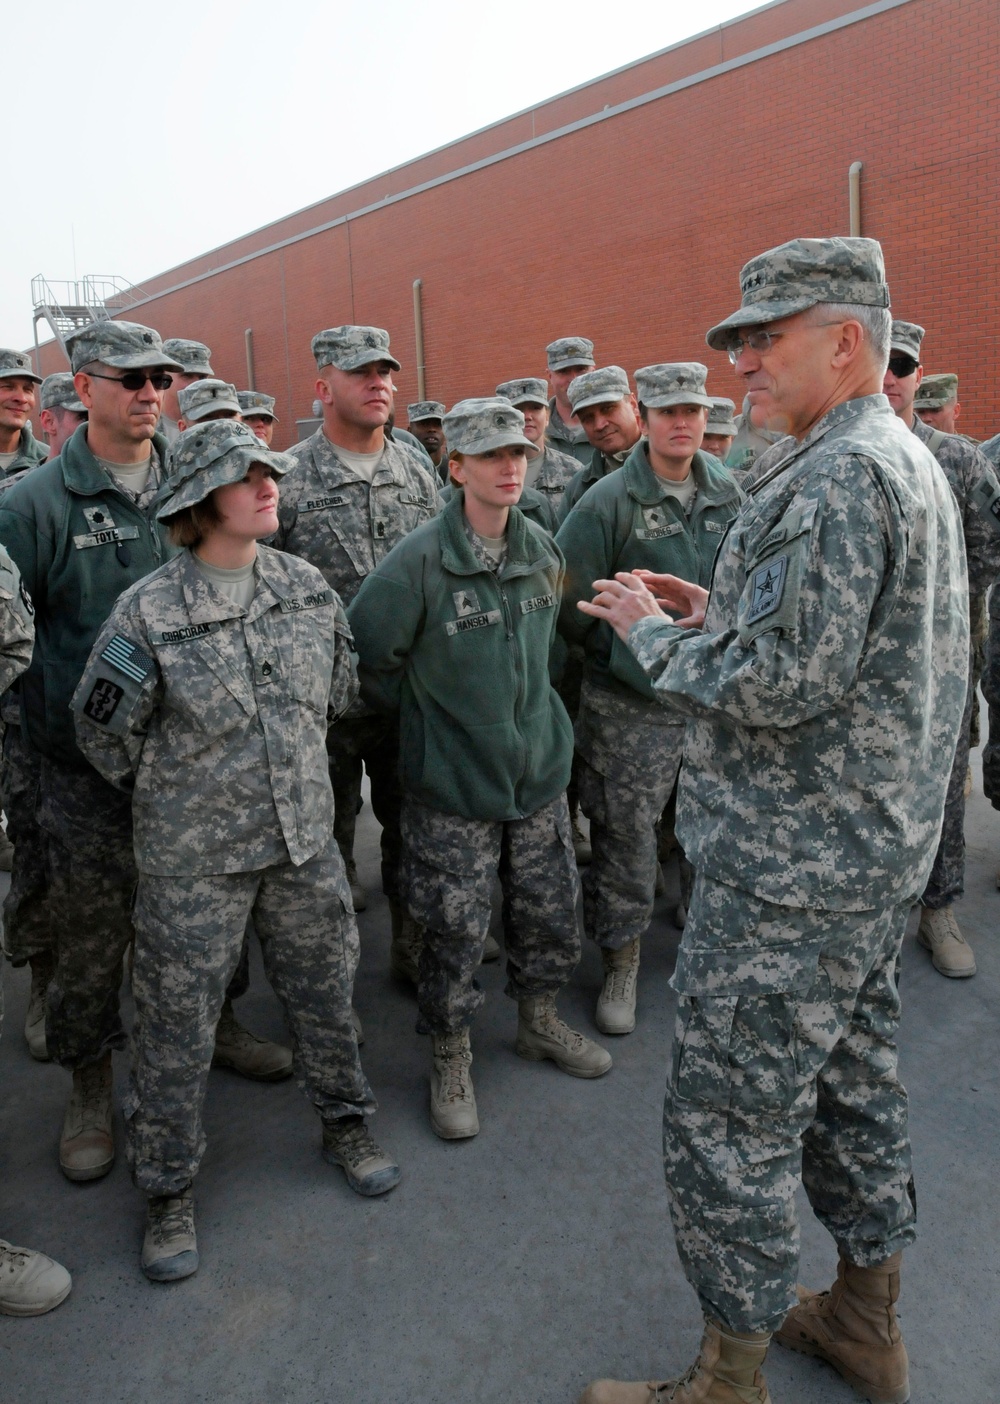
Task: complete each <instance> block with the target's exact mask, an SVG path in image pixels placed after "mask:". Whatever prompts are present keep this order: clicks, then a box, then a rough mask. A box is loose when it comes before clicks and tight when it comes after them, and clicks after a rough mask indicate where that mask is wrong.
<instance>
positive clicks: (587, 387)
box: [566, 366, 632, 414]
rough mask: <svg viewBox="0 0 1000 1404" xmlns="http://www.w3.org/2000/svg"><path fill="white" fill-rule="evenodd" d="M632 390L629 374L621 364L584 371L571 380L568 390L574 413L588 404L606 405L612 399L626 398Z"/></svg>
mask: <svg viewBox="0 0 1000 1404" xmlns="http://www.w3.org/2000/svg"><path fill="white" fill-rule="evenodd" d="M631 393H632V390H631V387H630V386H629V383H628V376H627V375H626V373H625V371H623V370H622V368H621V366H601V368H600V369H599V370H592V371H584V373H583V375H578V376H577V377H576V379H575V380H571V381H570V383H569V386H568V388H567V390H566V394H567V396H568V397H569V402H570V404H571V405H572V406H573V413H574V414H577V413H578V412H579V411H580V410H582V409H586V408H587V406H588V405H606V404H608V403H610V401H612V400H625V399H627V398H628V397H629V395H631Z"/></svg>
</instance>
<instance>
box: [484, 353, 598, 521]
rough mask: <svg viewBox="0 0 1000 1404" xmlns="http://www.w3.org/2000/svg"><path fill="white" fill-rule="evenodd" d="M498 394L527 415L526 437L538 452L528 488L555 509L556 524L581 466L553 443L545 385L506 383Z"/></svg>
mask: <svg viewBox="0 0 1000 1404" xmlns="http://www.w3.org/2000/svg"><path fill="white" fill-rule="evenodd" d="M496 392H497V394H498V395H500V396H501V397H502V398H503V399H505V400H509V401H510V402H511V404H512V405H514V406H515V408H516V409H519V410H520V411H521V413H522V414H523V415H524V435H525V438H527V439H530V440H531V442H532V443H533V444H534V445H535V448H536V449H537V450H538V453H537V454H536V455H535V457H534V458H530V459H529V460H528V475H527V477H526V478H525V480H524V485H525V487H527V488H531V489H532V491H533V492H538V493H541V494H542V496H543V497H545V498H546V500H547V501H548V502H549V504H550V506H551V508H552V518H553V521H556V522H558V521H559V520H560V519H561V517H562V499H563V493H564V492H565V491H566V489H567V487H568V486H569V484H570V482H571V480H572V479H573V478H574V477H575V475H576V473H577V471H578V469H579V467H580V464H579V461H578V460H577V459H576V458H574V457H573V456H572V455H571V454H568V453H563V452H561V451H560V450H559V449H557V448H554V447H553V446H552V444H550V443H549V441H548V437H547V430H548V427H549V421H550V419H551V413H552V412H551V410H550V409H549V404H548V400H547V399H546V397H545V381H544V380H538V379H535V377H533V376H527V377H525V378H524V379H522V380H505V381H504V382H503V384H502V385H498V386H497V391H496Z"/></svg>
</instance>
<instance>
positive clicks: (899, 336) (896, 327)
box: [889, 322, 924, 361]
mask: <svg viewBox="0 0 1000 1404" xmlns="http://www.w3.org/2000/svg"><path fill="white" fill-rule="evenodd" d="M923 339H924V329H923V327H921V326H918V325H917V323H916V322H893V324H892V340H891V341H890V343H889V349H890V350H891V351H901V352H902V354H903V355H904V356H912V357H913V359H914V360H915V361H919V360H920V343H921V342H922V341H923Z"/></svg>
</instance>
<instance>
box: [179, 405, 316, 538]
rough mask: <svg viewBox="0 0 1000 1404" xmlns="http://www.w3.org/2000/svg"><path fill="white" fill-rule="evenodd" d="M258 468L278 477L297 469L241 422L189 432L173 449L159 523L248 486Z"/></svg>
mask: <svg viewBox="0 0 1000 1404" xmlns="http://www.w3.org/2000/svg"><path fill="white" fill-rule="evenodd" d="M254 463H263V464H264V465H265V466H266V467H268V468H270V469H271V471H272V473H273V474H274V476H275V477H276V478H282V477H284V475H285V474H286V473H290V472H291V471H292V469H293V468H294V467H295V459H294V458H292V457H291V455H290V454H287V453H277V452H276V451H275V450H274V449H269V448H268V447H267V445H266V444H265V443H264V442H263V441H262V440H260V439H258V437H257V435H256V434H255V433H254V432H253V430H252V429H251V428H250V426H249V424H243V423H242V422H241V421H240V420H238V419H212V420H209V422H208V423H207V424H195V425H192V427H191V428H190V429H185V430H184V431H183V433H181V434H179V435H178V437H177V439H176V440H175V442H174V445H173V448H172V449H171V450H170V456H169V458H168V460H167V480H166V482H165V483H164V485H163V487H162V488H161V490H160V506H159V507H158V509H157V512H156V517H157V520H158V521H161V522H165V521H167V520H168V519H169V518H170V517H172V516H174V515H175V514H176V513H177V512H182V511H183V510H184V508H185V507H196V506H197V505H198V503H199V502H204V500H205V498H206V497H208V496H209V494H210V493H212V492H214V491H215V489H216V488H218V487H227V486H228V485H229V484H230V483H239V482H242V481H243V479H244V478H245V477H246V475H247V472H248V470H249V469H250V467H251V466H252V465H253V464H254Z"/></svg>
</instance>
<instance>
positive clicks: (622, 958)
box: [594, 936, 639, 1034]
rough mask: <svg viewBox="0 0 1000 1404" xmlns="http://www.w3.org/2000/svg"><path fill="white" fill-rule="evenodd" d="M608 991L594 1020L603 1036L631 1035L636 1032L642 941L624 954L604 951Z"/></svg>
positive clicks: (624, 948)
mask: <svg viewBox="0 0 1000 1404" xmlns="http://www.w3.org/2000/svg"><path fill="white" fill-rule="evenodd" d="M601 959H602V960H603V961H604V987H603V989H602V990H601V993H600V994H599V995H598V996H597V1013H596V1014H595V1016H594V1019H595V1022H596V1024H597V1027H598V1028H599V1029H600V1031H601V1033H606V1034H627V1033H631V1032H632V1030H633V1029H634V1028H635V992H636V984H637V983H638V980H639V937H638V936H637V937H636V938H635V940H634V941H630V942H629V944H628V945H627V946H622V948H621V950H620V951H609V950H607V949H606V948H605V947H602V948H601Z"/></svg>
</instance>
